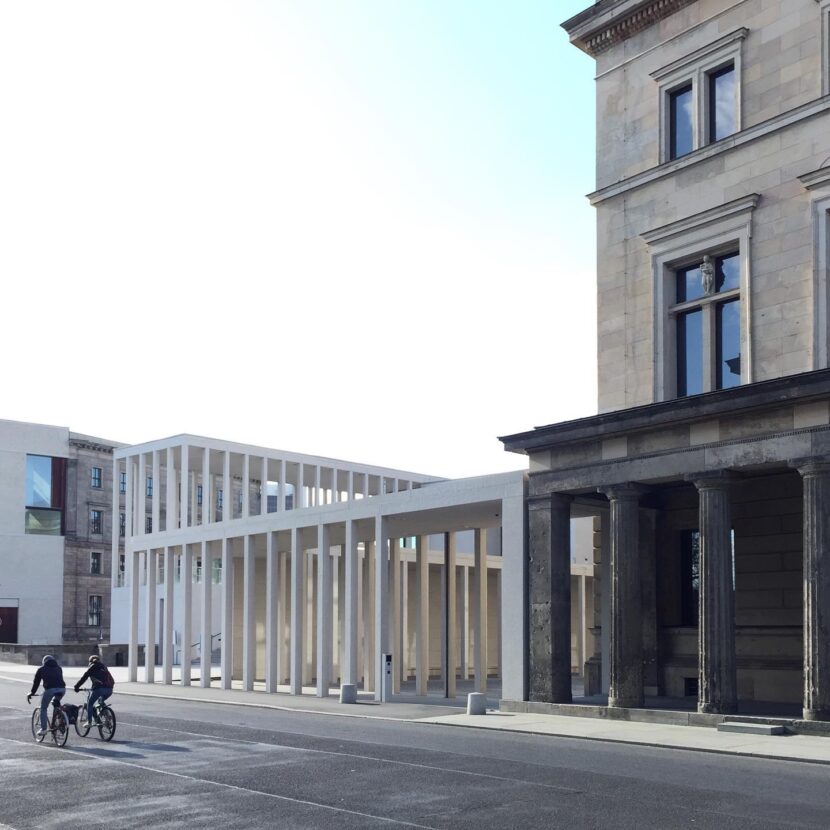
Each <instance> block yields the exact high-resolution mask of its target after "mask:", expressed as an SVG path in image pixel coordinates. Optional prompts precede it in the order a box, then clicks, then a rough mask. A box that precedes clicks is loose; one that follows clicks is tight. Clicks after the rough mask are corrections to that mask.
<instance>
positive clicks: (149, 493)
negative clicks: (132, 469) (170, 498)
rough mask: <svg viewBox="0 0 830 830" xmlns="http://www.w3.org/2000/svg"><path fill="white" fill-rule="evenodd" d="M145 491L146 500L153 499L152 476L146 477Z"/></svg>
mask: <svg viewBox="0 0 830 830" xmlns="http://www.w3.org/2000/svg"><path fill="white" fill-rule="evenodd" d="M146 491H147V493H146V495H147V498H148V499H149V498H152V497H153V477H152V476H147V487H146Z"/></svg>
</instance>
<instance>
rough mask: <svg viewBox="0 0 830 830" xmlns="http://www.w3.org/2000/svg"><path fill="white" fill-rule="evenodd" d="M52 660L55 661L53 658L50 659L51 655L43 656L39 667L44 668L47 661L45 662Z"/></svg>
mask: <svg viewBox="0 0 830 830" xmlns="http://www.w3.org/2000/svg"><path fill="white" fill-rule="evenodd" d="M54 659H55V658H54V657H52V655H51V654H45V655H44V656H43V659H42V660H41V661H40V664H41V666H45V665H46V661H47V660H54Z"/></svg>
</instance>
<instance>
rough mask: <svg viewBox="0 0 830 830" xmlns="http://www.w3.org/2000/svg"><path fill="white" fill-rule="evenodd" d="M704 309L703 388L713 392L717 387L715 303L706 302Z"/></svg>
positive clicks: (702, 308)
mask: <svg viewBox="0 0 830 830" xmlns="http://www.w3.org/2000/svg"><path fill="white" fill-rule="evenodd" d="M701 310H702V311H703V389H704V391H705V392H711V391H712V390H713V389H714V388H715V351H716V348H715V343H716V333H715V304H714V303H706V304H705V305H703V306H702V307H701Z"/></svg>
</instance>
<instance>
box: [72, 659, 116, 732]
mask: <svg viewBox="0 0 830 830" xmlns="http://www.w3.org/2000/svg"><path fill="white" fill-rule="evenodd" d="M87 679H90V680H91V681H92V692H90V695H89V704H88V706H87V712H86V716H87V720H88V721H89V722H90V724H95V725H96V726H97V725H98V724H97V723H96V722H95V721H94V718H95V709H94V706H95V701H96V700H106V699H107V698H108V697H109V696H110V695H111V694H112V675H111V674H110V673H109V669H108V668H107V667H106V666H105V665H104V664H103V663H102V662H101V658H100V657H98V655H97V654H93V655H92V656H91V657H90V658H89V668H88V669H87V670H86V671H85V672H84V674H83V676H82V677H81V679H80V680H79V681H78V682H77V683H76V684H75V691H76V692H77V691H79V690H80V688H81V686H83V685H84V683H85V682H86V681H87Z"/></svg>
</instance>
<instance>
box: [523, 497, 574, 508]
mask: <svg viewBox="0 0 830 830" xmlns="http://www.w3.org/2000/svg"><path fill="white" fill-rule="evenodd" d="M573 500H574V497H573V496H571V495H569V494H568V493H545V494H544V495H541V496H528V499H527V509H528V510H550V508H551V507H565V506H570V504H571V502H572V501H573Z"/></svg>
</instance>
